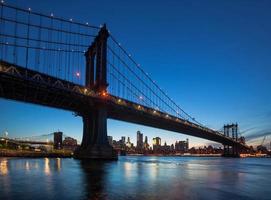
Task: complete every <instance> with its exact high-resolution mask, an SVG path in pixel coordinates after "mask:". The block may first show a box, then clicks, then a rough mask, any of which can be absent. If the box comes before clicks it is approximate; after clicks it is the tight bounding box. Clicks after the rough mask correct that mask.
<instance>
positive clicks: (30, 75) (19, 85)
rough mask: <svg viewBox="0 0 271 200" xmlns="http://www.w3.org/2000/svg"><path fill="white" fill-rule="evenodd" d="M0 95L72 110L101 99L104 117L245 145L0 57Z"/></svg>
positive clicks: (186, 122)
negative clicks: (103, 106)
mask: <svg viewBox="0 0 271 200" xmlns="http://www.w3.org/2000/svg"><path fill="white" fill-rule="evenodd" d="M0 97H2V98H6V99H12V100H16V101H22V102H27V103H33V104H38V105H44V106H49V107H54V108H60V109H64V110H69V111H73V112H76V113H79V114H80V113H81V112H86V111H87V112H88V110H89V111H91V109H93V107H94V105H95V103H103V104H105V105H106V106H107V109H108V118H112V119H116V120H121V121H126V122H132V123H137V124H142V125H146V126H151V127H155V128H160V129H164V130H169V131H174V132H178V133H183V134H187V135H191V136H195V137H200V138H204V139H207V140H211V141H215V142H219V143H221V144H224V145H233V144H237V145H239V146H240V147H241V148H246V149H247V148H248V146H246V145H244V144H241V143H239V142H238V141H235V140H233V139H232V138H230V137H226V136H224V135H222V134H221V133H219V132H217V131H214V130H212V129H209V128H206V127H202V126H200V125H197V124H195V123H192V122H189V121H186V120H183V119H181V118H176V117H175V116H172V115H168V114H167V113H163V112H160V111H158V110H153V108H149V107H146V106H142V105H138V104H136V103H133V102H130V101H127V100H125V99H119V98H118V97H115V96H112V95H110V94H106V93H102V94H99V93H94V92H93V91H91V90H89V89H87V88H85V87H84V86H81V85H76V84H74V83H71V82H67V81H64V80H60V79H57V78H54V77H52V76H48V75H46V74H42V73H38V72H36V71H32V70H29V69H28V70H26V69H25V68H23V67H20V66H16V65H13V64H10V63H7V62H4V61H0Z"/></svg>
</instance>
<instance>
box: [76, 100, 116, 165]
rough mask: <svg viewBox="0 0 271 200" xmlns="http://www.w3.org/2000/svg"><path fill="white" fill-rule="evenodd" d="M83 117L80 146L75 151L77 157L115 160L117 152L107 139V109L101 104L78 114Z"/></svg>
mask: <svg viewBox="0 0 271 200" xmlns="http://www.w3.org/2000/svg"><path fill="white" fill-rule="evenodd" d="M80 115H81V116H82V118H83V138H82V143H81V146H80V147H79V148H78V149H77V150H76V151H75V153H74V157H75V158H78V159H102V160H117V159H118V157H117V153H116V151H115V150H114V149H113V147H112V146H110V145H109V143H108V139H107V111H106V107H105V106H103V105H99V106H97V108H96V109H93V110H91V111H90V112H88V113H82V114H80Z"/></svg>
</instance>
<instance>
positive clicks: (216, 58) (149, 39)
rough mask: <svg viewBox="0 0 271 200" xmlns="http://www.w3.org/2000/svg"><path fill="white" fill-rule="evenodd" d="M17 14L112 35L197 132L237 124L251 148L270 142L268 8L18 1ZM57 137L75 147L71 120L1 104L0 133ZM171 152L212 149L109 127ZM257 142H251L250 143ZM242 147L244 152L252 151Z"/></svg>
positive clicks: (230, 2) (255, 3) (119, 125)
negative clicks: (180, 147)
mask: <svg viewBox="0 0 271 200" xmlns="http://www.w3.org/2000/svg"><path fill="white" fill-rule="evenodd" d="M6 3H8V4H12V5H16V6H19V7H22V8H28V7H31V9H32V10H34V11H37V12H41V13H45V14H48V15H49V14H50V13H54V16H60V17H64V18H67V19H70V18H72V19H74V20H75V21H79V22H88V23H89V24H93V25H100V24H103V23H106V24H107V26H108V28H109V30H110V31H111V33H112V34H113V35H114V36H115V37H116V38H117V39H118V41H119V42H121V43H122V45H123V46H124V47H125V49H127V50H128V51H129V52H130V53H131V54H132V55H133V57H134V58H135V60H137V62H138V63H140V64H141V66H142V68H143V69H144V70H145V71H146V72H148V73H149V74H150V76H151V77H152V78H153V80H155V81H156V82H157V83H158V85H159V86H160V87H161V88H162V89H163V90H165V91H166V92H167V94H168V95H169V96H170V97H172V98H173V99H174V101H175V102H176V103H177V104H178V105H180V107H181V108H183V109H184V110H185V111H186V112H188V113H189V114H191V115H192V116H193V117H195V118H196V119H197V120H198V121H200V122H201V123H202V124H204V125H206V126H208V127H210V128H214V129H216V130H218V129H221V128H222V127H223V125H224V124H225V123H236V122H237V123H238V124H239V127H240V131H241V132H242V131H245V130H248V131H247V132H245V133H244V134H243V135H244V136H246V137H247V138H248V139H250V141H251V142H252V143H253V142H254V144H259V143H260V142H261V140H262V138H263V136H264V135H269V136H268V137H267V140H266V142H270V140H271V123H270V122H271V92H270V91H271V39H270V35H271V23H270V21H271V12H270V9H271V1H269V0H238V1H236V0H227V1H222V0H221V1H217V0H205V1H201V0H194V1H191V0H187V1H185V0H176V1H170V0H168V1H162V0H161V1H159V0H155V1H143V0H142V1H141V0H138V1H128V0H127V1H124V0H123V1H121V0H115V1H106V0H91V1H89V0H69V1H67V0H57V1H56V0H54V1H53V0H46V1H41V0H40V1H37V0H18V1H11V0H9V1H6ZM57 130H61V131H63V132H64V134H66V135H69V136H72V137H75V138H77V139H79V140H81V136H82V120H81V118H80V117H75V116H74V115H72V113H71V112H67V111H63V110H57V109H52V108H47V107H42V106H36V105H31V104H24V103H19V102H14V101H9V100H4V99H0V133H1V135H2V133H4V131H8V132H9V135H10V137H20V136H32V135H43V134H48V133H52V132H54V131H57ZM137 130H140V131H141V132H143V134H144V136H145V135H147V136H148V138H149V142H150V143H151V139H152V138H153V137H155V136H159V137H161V138H162V142H164V141H165V140H166V141H167V143H169V144H171V143H173V142H175V141H176V140H184V139H186V138H189V139H190V143H192V144H191V145H190V147H191V146H192V145H197V146H198V145H204V144H206V143H212V142H211V141H207V140H202V139H199V138H195V137H190V136H187V135H183V134H179V133H173V132H168V131H164V130H160V129H154V128H150V127H145V126H139V125H136V124H128V123H124V122H119V121H113V120H109V124H108V135H112V136H113V138H114V139H117V140H118V139H120V137H121V136H126V137H127V136H129V137H130V138H131V140H132V142H133V143H136V131H137ZM255 135H256V136H258V137H256V136H255ZM252 143H248V144H252Z"/></svg>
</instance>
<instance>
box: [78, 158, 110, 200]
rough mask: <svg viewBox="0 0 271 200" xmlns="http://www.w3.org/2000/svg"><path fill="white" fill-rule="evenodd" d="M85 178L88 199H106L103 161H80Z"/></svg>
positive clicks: (104, 165) (104, 163) (105, 173)
mask: <svg viewBox="0 0 271 200" xmlns="http://www.w3.org/2000/svg"><path fill="white" fill-rule="evenodd" d="M80 164H81V167H82V170H83V172H84V179H85V191H86V198H87V199H90V200H92V199H93V200H96V199H101V200H103V199H108V198H107V194H106V191H105V187H106V181H105V179H106V178H105V176H106V175H107V171H106V165H107V164H108V162H104V161H86V160H82V161H80Z"/></svg>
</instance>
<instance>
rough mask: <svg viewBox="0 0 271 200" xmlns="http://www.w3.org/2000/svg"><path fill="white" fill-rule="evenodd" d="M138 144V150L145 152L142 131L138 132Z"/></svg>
mask: <svg viewBox="0 0 271 200" xmlns="http://www.w3.org/2000/svg"><path fill="white" fill-rule="evenodd" d="M136 134H137V143H136V148H137V150H139V151H140V150H143V147H144V145H143V134H142V133H141V132H140V131H137V133H136Z"/></svg>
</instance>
